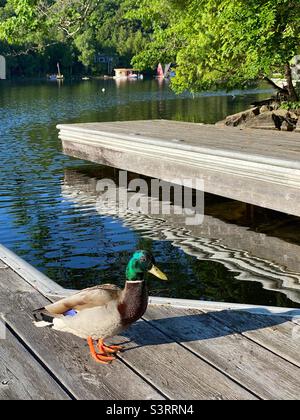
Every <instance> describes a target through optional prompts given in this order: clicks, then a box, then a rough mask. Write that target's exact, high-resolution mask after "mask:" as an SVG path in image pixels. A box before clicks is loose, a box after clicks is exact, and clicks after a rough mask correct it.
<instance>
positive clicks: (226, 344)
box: [146, 306, 300, 400]
mask: <svg viewBox="0 0 300 420" xmlns="http://www.w3.org/2000/svg"><path fill="white" fill-rule="evenodd" d="M219 316H221V313H219ZM146 319H148V320H149V322H150V323H151V324H152V325H153V326H155V327H156V328H158V329H159V330H160V331H162V332H163V333H165V334H166V335H168V336H170V337H172V338H173V339H174V340H176V341H177V342H179V343H181V345H183V346H184V347H186V348H187V349H190V350H191V351H192V352H194V353H195V354H198V355H199V356H200V357H202V358H203V359H205V360H207V361H208V362H209V363H211V364H212V365H213V366H215V367H216V368H218V369H220V370H221V371H222V372H223V373H224V374H225V375H227V376H229V377H230V378H232V379H234V380H235V381H237V382H238V383H240V384H243V386H244V387H246V388H247V389H248V390H250V391H252V392H253V393H255V395H257V396H258V397H260V398H262V399H271V400H273V399H291V400H293V399H299V398H300V370H299V369H298V368H296V367H295V366H294V365H292V364H290V363H289V362H287V361H285V360H282V359H281V358H280V357H278V356H277V355H275V354H273V353H272V352H270V351H268V350H266V349H265V348H263V347H261V346H260V345H258V344H256V343H253V342H252V341H250V340H248V339H247V338H246V337H243V336H241V335H240V334H237V333H235V332H234V331H233V330H232V329H230V328H229V327H226V326H225V325H224V324H222V323H220V322H219V321H217V320H216V319H214V318H213V317H211V315H209V314H205V313H202V312H201V311H198V310H189V309H177V308H170V307H167V306H156V307H154V306H150V307H149V308H148V311H147V313H146Z"/></svg>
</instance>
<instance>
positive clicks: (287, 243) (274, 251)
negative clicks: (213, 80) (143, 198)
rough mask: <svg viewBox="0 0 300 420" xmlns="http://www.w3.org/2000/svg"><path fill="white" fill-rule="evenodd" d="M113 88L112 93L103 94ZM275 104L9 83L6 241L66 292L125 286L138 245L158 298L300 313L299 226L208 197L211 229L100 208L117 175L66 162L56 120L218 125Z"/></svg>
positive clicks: (149, 84) (3, 134) (4, 102)
mask: <svg viewBox="0 0 300 420" xmlns="http://www.w3.org/2000/svg"><path fill="white" fill-rule="evenodd" d="M103 87H104V88H105V92H104V93H103V92H102V89H103ZM269 96H270V91H269V90H268V88H262V89H261V90H260V91H243V92H238V91H237V92H233V93H226V92H216V93H204V94H199V95H196V96H195V97H193V96H192V95H189V94H185V95H181V96H175V95H174V94H173V93H172V92H171V90H170V88H169V86H168V85H167V84H165V83H163V84H159V83H158V82H157V81H154V80H153V81H150V80H149V81H147V80H145V81H143V82H142V81H139V82H125V83H121V84H116V83H115V82H114V81H112V80H108V81H87V82H77V83H72V84H71V83H63V84H57V83H56V82H54V83H50V82H39V83H29V82H26V83H25V82H24V83H11V82H1V83H0V116H1V119H0V157H1V167H0V179H1V184H0V242H1V243H2V244H4V245H5V246H7V247H8V248H9V249H11V250H13V251H14V252H16V253H17V254H18V255H20V256H21V257H23V258H24V259H25V260H26V261H28V262H29V263H30V264H32V265H33V266H35V267H36V268H37V269H39V270H41V271H42V272H44V273H45V274H46V275H48V276H49V277H51V278H52V279H54V280H55V281H57V282H58V283H60V284H62V285H63V286H65V287H72V288H83V287H86V286H90V285H94V284H97V283H107V282H113V283H116V284H119V285H122V284H123V282H124V271H125V267H126V264H127V261H128V259H129V257H130V255H131V254H132V252H133V251H134V250H135V249H137V248H146V249H149V250H152V252H153V253H154V255H155V257H156V259H157V262H158V265H159V266H160V267H161V268H162V269H163V270H164V271H165V272H166V273H167V274H168V275H169V277H170V279H171V282H170V283H168V284H166V283H163V284H161V283H160V282H159V281H157V280H156V279H154V278H150V277H149V288H150V293H151V294H152V295H157V296H172V297H178V298H189V299H207V300H215V301H225V302H239V303H249V304H263V305H274V306H287V307H300V263H299V261H298V259H299V258H298V256H299V246H300V241H299V238H300V236H299V232H300V224H299V219H297V218H293V217H289V216H286V215H282V214H278V213H275V212H270V211H266V210H264V209H259V208H255V209H251V211H249V206H246V205H245V204H243V203H238V202H235V201H232V200H227V199H223V198H221V197H214V196H210V195H207V196H206V218H205V222H204V224H203V225H202V226H201V227H198V228H194V229H191V230H189V231H188V230H186V229H184V227H182V226H180V223H179V222H178V223H176V222H175V223H174V220H168V219H165V220H163V219H159V220H157V219H155V218H147V217H144V216H142V215H134V214H124V215H121V216H120V215H117V214H114V213H113V212H109V211H104V210H103V211H102V212H101V209H100V210H99V208H98V209H97V208H96V202H97V194H96V191H95V181H96V180H97V179H100V178H101V177H110V178H113V179H115V178H117V175H118V173H117V171H116V170H112V169H111V168H105V167H100V166H97V165H91V164H90V163H89V162H84V161H79V160H75V159H72V158H70V157H67V156H64V155H62V153H61V144H60V141H59V140H58V136H57V130H56V124H58V123H74V122H94V121H117V120H136V119H157V118H165V119H174V120H183V121H192V122H204V123H215V122H216V121H218V120H221V119H223V118H224V117H225V116H226V115H228V114H231V113H234V112H238V111H240V110H242V109H245V108H247V107H248V106H249V105H250V103H251V102H252V101H254V100H257V99H264V98H267V97H269Z"/></svg>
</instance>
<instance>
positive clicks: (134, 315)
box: [118, 281, 148, 326]
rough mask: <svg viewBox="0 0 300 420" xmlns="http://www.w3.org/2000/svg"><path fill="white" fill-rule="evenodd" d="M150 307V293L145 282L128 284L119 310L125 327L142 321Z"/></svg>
mask: <svg viewBox="0 0 300 420" xmlns="http://www.w3.org/2000/svg"><path fill="white" fill-rule="evenodd" d="M147 306H148V291H147V286H146V284H145V282H144V281H138V282H129V281H128V282H126V285H125V289H124V291H123V295H122V298H121V301H120V303H119V305H118V310H119V312H120V315H121V321H122V324H123V325H124V326H126V325H130V324H132V323H133V322H135V321H137V320H138V319H140V318H141V317H142V316H143V315H144V313H145V312H146V309H147Z"/></svg>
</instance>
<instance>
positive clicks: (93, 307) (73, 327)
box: [36, 280, 148, 340]
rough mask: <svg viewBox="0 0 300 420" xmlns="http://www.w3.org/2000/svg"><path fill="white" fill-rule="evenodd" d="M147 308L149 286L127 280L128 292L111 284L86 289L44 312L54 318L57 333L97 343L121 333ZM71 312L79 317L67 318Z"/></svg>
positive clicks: (47, 307)
mask: <svg viewBox="0 0 300 420" xmlns="http://www.w3.org/2000/svg"><path fill="white" fill-rule="evenodd" d="M147 305H148V293H147V287H146V284H145V282H144V281H142V280H141V281H127V282H126V284H125V288H124V290H121V289H120V288H118V287H117V286H114V285H109V284H107V285H102V286H96V287H93V288H90V289H85V290H82V291H81V292H79V293H76V294H74V295H72V296H70V297H68V298H65V299H62V300H61V301H59V302H56V303H54V304H51V305H48V306H46V307H45V308H43V309H42V310H41V311H40V312H41V313H43V311H46V313H47V314H49V315H50V316H52V317H53V320H52V324H51V325H52V328H53V329H54V330H57V331H61V332H66V333H70V334H73V335H75V336H77V337H80V338H84V339H87V338H88V337H92V338H93V339H95V340H96V339H99V338H103V339H105V338H109V337H112V336H114V335H118V334H120V333H121V332H122V331H123V330H124V329H126V328H127V327H128V326H130V325H131V324H132V323H133V322H135V321H137V320H138V319H139V318H141V317H142V316H143V315H144V313H145V311H146V309H147ZM71 309H73V310H75V311H77V314H76V315H74V316H64V315H63V314H65V313H66V312H67V311H69V310H71ZM45 325H46V324H45V322H44V323H43V324H42V323H40V322H37V323H36V326H38V327H39V326H40V327H42V326H45ZM48 325H49V324H48Z"/></svg>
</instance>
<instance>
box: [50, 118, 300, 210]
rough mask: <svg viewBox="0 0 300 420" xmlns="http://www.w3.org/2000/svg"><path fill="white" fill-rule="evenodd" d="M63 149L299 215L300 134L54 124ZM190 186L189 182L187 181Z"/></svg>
mask: <svg viewBox="0 0 300 420" xmlns="http://www.w3.org/2000/svg"><path fill="white" fill-rule="evenodd" d="M58 129H59V130H60V133H59V136H60V139H61V140H62V144H63V151H64V153H65V154H67V155H70V156H74V157H77V158H80V159H85V160H88V161H91V162H95V163H100V164H103V165H107V166H111V167H116V168H120V169H123V170H127V171H131V172H135V173H138V174H142V175H146V176H149V177H155V178H159V179H161V180H164V181H167V182H173V181H174V180H176V179H178V178H181V180H182V183H183V184H185V180H190V179H195V178H200V179H202V180H203V181H204V189H205V191H206V192H209V193H213V194H217V195H221V196H223V197H229V198H232V199H234V200H238V201H242V202H245V203H250V204H254V205H257V206H261V207H265V208H269V209H272V210H277V211H280V212H284V213H288V214H292V215H295V216H300V141H299V140H300V136H299V133H287V132H282V131H280V132H277V131H267V130H253V129H252V130H249V129H245V130H242V131H241V130H239V129H236V128H229V127H226V128H221V127H216V126H211V125H203V124H195V123H186V122H177V121H165V120H153V121H130V122H113V123H90V124H64V125H59V126H58ZM187 186H190V184H189V183H187Z"/></svg>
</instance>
